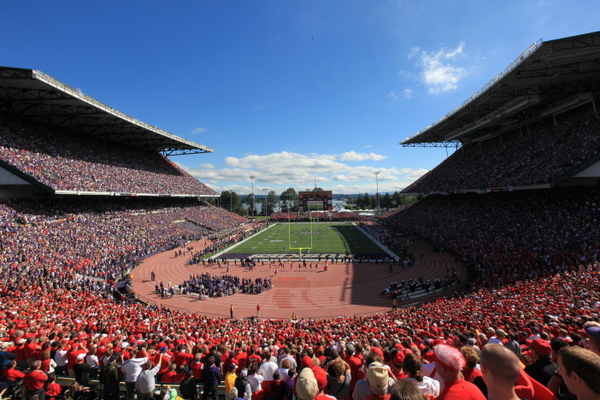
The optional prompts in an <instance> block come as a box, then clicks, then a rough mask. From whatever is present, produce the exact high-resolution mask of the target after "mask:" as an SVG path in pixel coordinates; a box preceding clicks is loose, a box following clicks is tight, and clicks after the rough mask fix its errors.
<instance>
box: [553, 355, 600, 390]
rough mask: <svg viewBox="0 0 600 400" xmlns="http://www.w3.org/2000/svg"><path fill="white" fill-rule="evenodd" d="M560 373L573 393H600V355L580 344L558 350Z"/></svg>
mask: <svg viewBox="0 0 600 400" xmlns="http://www.w3.org/2000/svg"><path fill="white" fill-rule="evenodd" d="M558 367H559V369H558V373H559V374H560V376H561V377H562V378H563V381H564V383H565V384H566V385H567V388H568V389H569V391H571V393H573V394H575V395H577V396H581V397H584V396H585V395H586V394H595V395H596V396H599V395H600V379H598V377H599V376H600V356H599V355H597V354H595V353H593V352H591V351H589V350H586V349H582V348H581V347H578V346H569V347H563V348H562V349H560V350H559V351H558Z"/></svg>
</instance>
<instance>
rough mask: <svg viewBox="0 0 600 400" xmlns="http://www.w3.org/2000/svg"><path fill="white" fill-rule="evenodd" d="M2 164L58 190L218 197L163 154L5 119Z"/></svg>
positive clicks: (0, 134) (0, 121)
mask: <svg viewBox="0 0 600 400" xmlns="http://www.w3.org/2000/svg"><path fill="white" fill-rule="evenodd" d="M0 160H2V161H3V162H5V163H7V164H9V165H11V166H12V167H15V168H17V169H19V170H20V171H22V172H24V173H26V174H28V175H30V176H32V177H33V178H35V179H36V180H38V181H39V182H41V183H43V184H45V185H47V186H49V187H51V188H52V189H55V190H68V191H90V192H115V193H159V194H188V195H216V194H217V193H216V192H215V191H214V190H212V189H211V188H209V187H208V186H206V185H205V184H203V183H202V182H200V181H198V180H197V179H195V178H193V177H192V176H190V175H189V174H187V173H186V172H184V171H183V170H182V169H181V168H179V167H178V166H177V165H175V163H173V162H172V161H170V160H169V159H167V158H166V157H164V156H162V155H161V154H160V153H158V152H152V151H144V150H141V149H137V148H132V147H127V146H124V145H119V144H116V143H114V142H110V143H106V142H103V141H101V140H97V139H95V138H93V137H90V136H85V135H78V134H74V133H70V132H68V131H64V130H61V129H60V128H54V127H48V126H44V125H35V124H33V123H31V122H28V121H24V120H20V119H17V118H14V117H10V116H6V115H0Z"/></svg>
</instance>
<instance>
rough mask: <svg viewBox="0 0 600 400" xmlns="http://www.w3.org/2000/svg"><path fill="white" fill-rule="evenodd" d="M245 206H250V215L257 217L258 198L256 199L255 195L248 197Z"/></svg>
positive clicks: (245, 198)
mask: <svg viewBox="0 0 600 400" xmlns="http://www.w3.org/2000/svg"><path fill="white" fill-rule="evenodd" d="M244 204H246V205H247V206H248V215H256V197H254V194H252V193H250V194H248V195H246V197H244Z"/></svg>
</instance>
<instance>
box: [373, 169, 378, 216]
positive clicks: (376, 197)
mask: <svg viewBox="0 0 600 400" xmlns="http://www.w3.org/2000/svg"><path fill="white" fill-rule="evenodd" d="M373 173H374V174H375V181H376V182H377V192H376V193H375V207H376V208H377V211H379V178H378V177H377V175H379V171H375V172H373Z"/></svg>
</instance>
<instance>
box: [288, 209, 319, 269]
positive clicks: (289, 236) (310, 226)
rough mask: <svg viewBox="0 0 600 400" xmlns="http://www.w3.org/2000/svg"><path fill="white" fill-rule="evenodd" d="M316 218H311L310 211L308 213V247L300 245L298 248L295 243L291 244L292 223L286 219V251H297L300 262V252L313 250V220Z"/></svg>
mask: <svg viewBox="0 0 600 400" xmlns="http://www.w3.org/2000/svg"><path fill="white" fill-rule="evenodd" d="M298 219H300V210H298ZM316 219H317V218H313V217H312V216H311V215H310V210H309V211H308V221H309V224H308V229H309V232H308V234H309V235H310V237H309V239H308V242H309V246H302V243H300V246H298V247H296V246H295V245H296V244H297V243H292V221H291V219H290V218H288V249H290V251H291V250H298V257H299V258H300V260H302V250H307V251H308V250H312V249H313V230H312V227H313V220H316Z"/></svg>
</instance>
